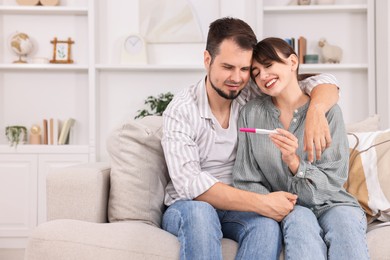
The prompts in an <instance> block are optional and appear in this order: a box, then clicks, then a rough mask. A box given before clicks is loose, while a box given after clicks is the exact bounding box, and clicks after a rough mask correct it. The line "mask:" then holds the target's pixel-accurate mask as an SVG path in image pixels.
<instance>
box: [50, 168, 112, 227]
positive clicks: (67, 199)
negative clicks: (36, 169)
mask: <svg viewBox="0 0 390 260" xmlns="http://www.w3.org/2000/svg"><path fill="white" fill-rule="evenodd" d="M46 188H47V220H54V219H77V220H84V221H90V222H97V223H105V222H107V203H108V196H109V189H110V167H109V165H108V163H86V164H79V165H75V166H70V167H64V168H58V169H56V170H54V171H52V172H51V173H49V174H48V175H47V178H46Z"/></svg>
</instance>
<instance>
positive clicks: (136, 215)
mask: <svg viewBox="0 0 390 260" xmlns="http://www.w3.org/2000/svg"><path fill="white" fill-rule="evenodd" d="M161 136H162V117H160V116H148V117H144V118H142V119H138V120H129V121H127V122H125V123H124V124H123V125H121V126H120V127H118V128H117V129H115V130H114V131H113V132H112V133H111V135H110V136H109V138H108V140H107V150H108V153H109V155H110V159H111V162H110V163H111V175H110V181H111V189H110V198H109V202H108V219H109V221H110V222H116V221H127V220H139V221H143V222H145V223H148V224H152V225H155V226H158V227H159V226H160V224H161V217H162V213H163V211H164V209H165V206H164V190H165V186H166V185H167V183H168V181H169V175H168V170H167V166H166V164H165V158H164V154H163V150H162V147H161Z"/></svg>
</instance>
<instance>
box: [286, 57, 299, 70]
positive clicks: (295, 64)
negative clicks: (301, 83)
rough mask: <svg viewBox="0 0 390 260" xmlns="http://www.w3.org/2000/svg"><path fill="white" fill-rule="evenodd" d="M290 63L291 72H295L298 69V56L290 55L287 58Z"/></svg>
mask: <svg viewBox="0 0 390 260" xmlns="http://www.w3.org/2000/svg"><path fill="white" fill-rule="evenodd" d="M288 58H289V60H290V63H291V70H292V71H296V70H297V69H298V65H299V60H298V56H297V55H295V54H291V55H290V57H288Z"/></svg>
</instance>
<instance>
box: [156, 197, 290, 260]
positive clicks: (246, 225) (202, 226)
mask: <svg viewBox="0 0 390 260" xmlns="http://www.w3.org/2000/svg"><path fill="white" fill-rule="evenodd" d="M162 228H163V229H164V230H166V231H168V232H169V233H171V234H173V235H175V236H177V237H178V239H179V242H180V259H188V260H194V259H211V260H218V259H222V248H221V240H222V237H225V238H230V239H232V240H234V241H236V242H237V243H238V244H239V247H238V252H237V257H236V259H247V260H252V259H267V260H268V259H270V260H271V259H279V255H280V251H281V244H282V235H281V230H280V225H279V223H278V222H276V221H274V220H272V219H270V218H267V217H263V216H260V215H258V214H256V213H251V212H238V211H222V210H216V209H215V208H214V207H212V206H211V205H210V204H208V203H206V202H201V201H177V202H175V203H173V204H172V205H171V206H169V207H168V209H167V210H166V211H165V213H164V215H163V220H162Z"/></svg>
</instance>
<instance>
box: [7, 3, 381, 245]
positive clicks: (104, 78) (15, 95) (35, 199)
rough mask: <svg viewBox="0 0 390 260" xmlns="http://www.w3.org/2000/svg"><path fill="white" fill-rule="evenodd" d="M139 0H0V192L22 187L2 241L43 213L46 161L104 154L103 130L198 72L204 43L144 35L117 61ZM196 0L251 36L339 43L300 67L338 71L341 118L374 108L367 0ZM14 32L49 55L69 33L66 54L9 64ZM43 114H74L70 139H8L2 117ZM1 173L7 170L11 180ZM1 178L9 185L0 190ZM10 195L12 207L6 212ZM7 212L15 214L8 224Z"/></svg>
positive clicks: (32, 118) (11, 120)
mask: <svg viewBox="0 0 390 260" xmlns="http://www.w3.org/2000/svg"><path fill="white" fill-rule="evenodd" d="M140 1H141V0H137V1H135V0H134V1H127V0H116V1H113V2H112V1H104V0H64V1H61V6H55V7H45V6H34V7H26V6H18V5H17V4H16V1H14V0H2V1H1V0H0V198H1V197H3V198H9V196H11V197H12V196H16V195H17V194H19V193H20V194H21V196H19V197H18V199H17V200H15V202H13V203H12V204H7V203H8V202H7V200H5V199H0V208H2V211H3V208H4V207H5V209H6V210H5V211H7V210H8V211H9V212H11V213H9V214H7V215H4V216H5V217H4V216H2V215H1V214H0V245H1V246H3V245H4V246H7V247H20V246H23V243H25V239H26V237H27V236H28V234H29V230H31V228H33V227H34V226H35V225H37V224H38V223H40V222H42V221H44V213H45V207H44V201H45V198H44V188H42V187H44V180H45V176H46V174H47V172H48V171H49V170H50V169H51V168H53V167H62V166H67V165H71V164H75V163H80V162H87V161H95V160H97V161H107V160H108V155H107V153H106V149H105V144H106V138H107V136H108V135H109V133H110V132H111V130H112V129H113V128H114V127H115V126H117V125H118V124H119V123H121V122H122V121H123V120H129V119H132V118H134V116H135V115H136V114H137V111H138V110H140V109H143V108H144V100H145V98H147V97H148V96H150V95H158V94H160V93H165V92H168V91H170V92H172V93H176V92H177V91H179V90H180V89H182V88H185V87H187V86H190V85H191V84H194V83H196V82H197V81H198V80H200V79H202V78H203V77H204V75H205V71H204V67H203V51H204V48H205V43H204V42H198V43H180V44H177V43H165V44H157V43H148V44H147V50H148V64H147V65H126V64H121V59H120V48H121V44H123V39H124V37H125V36H128V35H130V34H132V33H139V26H140V22H139V18H140V15H139V12H138V10H139V3H140ZM196 1H203V4H204V5H205V6H207V8H205V9H207V11H208V12H209V10H214V12H215V13H213V12H211V11H210V12H209V16H210V17H209V18H207V19H210V22H211V21H212V20H214V19H215V18H217V17H222V16H234V17H238V18H242V19H244V20H245V21H247V22H248V23H249V24H250V25H251V26H252V27H253V28H254V30H255V32H256V34H257V35H258V39H261V38H263V37H267V36H276V37H281V38H291V37H295V38H298V37H299V36H301V35H302V36H305V37H306V38H307V40H308V53H316V54H319V53H320V52H319V49H318V48H317V47H316V42H317V41H318V40H319V38H320V37H325V38H327V40H328V42H329V43H331V44H335V45H339V46H340V47H342V49H343V51H344V55H343V59H342V62H341V63H340V64H302V65H301V66H300V68H301V72H325V73H332V74H334V75H335V76H336V77H337V78H338V80H339V82H340V87H341V96H340V102H339V104H340V105H341V107H342V109H343V111H344V117H345V119H346V121H347V122H354V121H358V120H361V119H364V118H365V117H367V116H369V115H372V114H374V113H375V112H376V111H377V103H376V98H377V96H376V95H377V94H376V79H375V74H376V69H375V55H376V53H375V23H374V10H375V0H336V4H335V5H328V6H325V5H324V6H319V5H309V6H288V5H287V3H288V2H289V0H243V1H234V0H217V1H207V0H196ZM312 2H315V0H312ZM209 5H211V6H209ZM38 18H39V19H38ZM15 31H20V32H25V33H27V34H28V35H29V36H30V37H31V38H32V39H33V40H34V43H35V44H36V48H35V52H34V53H33V54H32V55H31V56H33V57H45V58H48V59H51V58H52V57H51V55H52V52H53V46H52V44H50V41H51V40H53V38H54V37H57V38H58V39H67V38H68V37H71V38H72V39H73V40H74V41H75V44H73V45H72V58H73V59H74V60H75V63H74V64H31V63H29V64H13V63H12V61H13V60H15V59H17V57H16V56H14V55H13V54H12V52H10V51H9V49H8V46H7V38H8V37H9V35H11V34H12V33H13V32H15ZM205 34H206V33H205ZM367 97H368V98H367ZM387 116H388V115H387ZM51 117H54V118H58V119H62V120H65V119H67V118H68V117H74V118H75V119H76V125H75V127H74V132H75V134H74V140H73V141H72V144H71V145H64V146H50V145H20V146H19V147H18V148H17V149H14V148H11V147H9V146H8V144H7V140H6V138H5V136H4V132H5V130H4V129H5V127H6V126H8V125H25V126H26V127H28V128H29V127H30V126H31V125H32V124H41V122H42V120H43V119H44V118H46V119H48V118H51ZM9 174H14V175H13V177H12V178H11V179H10V180H8V178H9V177H8V176H9ZM2 182H3V183H7V185H16V188H15V189H14V190H10V189H5V188H4V187H3V188H4V189H2V186H1V183H2ZM4 185H6V184H4ZM4 192H8V193H9V194H8V193H7V194H3V193H4ZM14 204H16V205H17V207H16V208H17V210H14V211H12V210H11V208H13V207H14ZM36 205H38V207H37V206H36ZM16 214H19V215H21V216H22V217H20V218H18V221H19V222H18V224H17V225H16V226H15V225H14V226H13V224H12V223H11V219H12V218H13V216H14V215H16ZM20 230H22V231H20ZM1 246H0V247H1Z"/></svg>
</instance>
